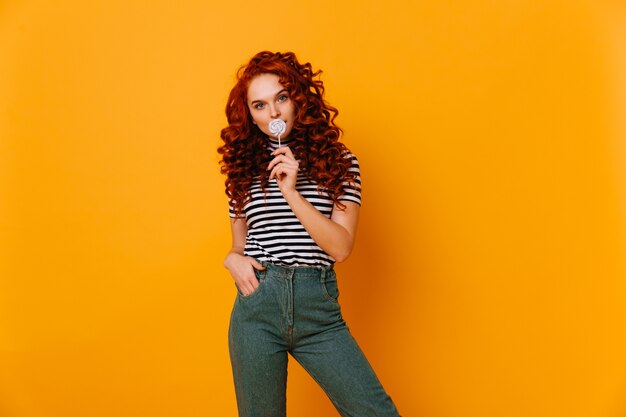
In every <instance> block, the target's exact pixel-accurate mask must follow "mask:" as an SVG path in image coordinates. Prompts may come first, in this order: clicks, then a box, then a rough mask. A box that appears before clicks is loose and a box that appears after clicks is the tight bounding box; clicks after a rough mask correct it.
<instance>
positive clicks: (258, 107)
mask: <svg viewBox="0 0 626 417" xmlns="http://www.w3.org/2000/svg"><path fill="white" fill-rule="evenodd" d="M278 80H279V79H278V75H275V74H261V75H258V76H256V77H254V78H253V79H252V81H250V86H249V87H248V109H250V114H251V115H252V120H253V123H255V124H256V125H257V126H258V127H259V128H260V129H261V131H263V133H265V134H266V135H267V136H271V137H272V138H276V136H274V135H272V134H271V133H270V130H269V123H270V120H272V119H282V120H283V121H284V122H285V123H286V124H287V128H286V129H285V133H283V134H282V135H281V137H280V138H281V139H284V138H286V137H287V136H289V133H290V132H291V129H292V128H293V122H294V120H293V119H294V117H295V109H294V106H293V102H292V101H291V98H290V97H289V92H288V91H287V89H286V88H285V87H283V85H282V84H281V83H280V82H279V81H278Z"/></svg>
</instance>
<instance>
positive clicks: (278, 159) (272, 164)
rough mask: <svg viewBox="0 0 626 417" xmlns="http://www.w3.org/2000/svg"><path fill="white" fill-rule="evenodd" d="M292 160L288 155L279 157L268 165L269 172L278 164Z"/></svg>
mask: <svg viewBox="0 0 626 417" xmlns="http://www.w3.org/2000/svg"><path fill="white" fill-rule="evenodd" d="M290 161H292V159H289V158H288V157H287V156H286V155H278V156H277V157H276V158H274V159H272V160H271V161H270V163H269V164H268V165H267V170H268V171H269V170H270V169H272V168H273V167H274V166H275V165H276V164H279V163H281V162H290Z"/></svg>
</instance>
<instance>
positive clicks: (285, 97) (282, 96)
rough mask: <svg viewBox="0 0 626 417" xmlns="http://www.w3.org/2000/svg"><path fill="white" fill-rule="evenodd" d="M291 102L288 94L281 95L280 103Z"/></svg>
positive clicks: (279, 97)
mask: <svg viewBox="0 0 626 417" xmlns="http://www.w3.org/2000/svg"><path fill="white" fill-rule="evenodd" d="M287 100H289V96H288V95H287V94H281V95H279V96H278V101H281V102H282V101H287Z"/></svg>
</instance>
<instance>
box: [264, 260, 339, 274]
mask: <svg viewBox="0 0 626 417" xmlns="http://www.w3.org/2000/svg"><path fill="white" fill-rule="evenodd" d="M260 263H261V265H263V266H264V267H265V268H266V271H267V272H275V273H278V274H279V275H290V274H292V273H293V274H294V276H297V275H301V276H302V275H308V276H315V277H319V276H320V275H326V274H327V273H328V272H329V271H332V270H333V269H334V266H333V265H332V264H331V265H319V266H288V265H280V264H275V263H272V262H267V261H260Z"/></svg>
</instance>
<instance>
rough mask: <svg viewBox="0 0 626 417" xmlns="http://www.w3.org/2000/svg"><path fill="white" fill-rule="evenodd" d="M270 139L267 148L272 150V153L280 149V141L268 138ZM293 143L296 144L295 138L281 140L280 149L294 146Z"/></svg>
mask: <svg viewBox="0 0 626 417" xmlns="http://www.w3.org/2000/svg"><path fill="white" fill-rule="evenodd" d="M268 138H269V140H268V145H267V148H268V149H270V150H272V151H273V150H274V149H278V139H274V138H271V137H269V136H268ZM293 142H294V139H293V138H289V137H288V138H285V139H281V140H280V147H281V148H282V147H283V146H290V145H292V144H293Z"/></svg>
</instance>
